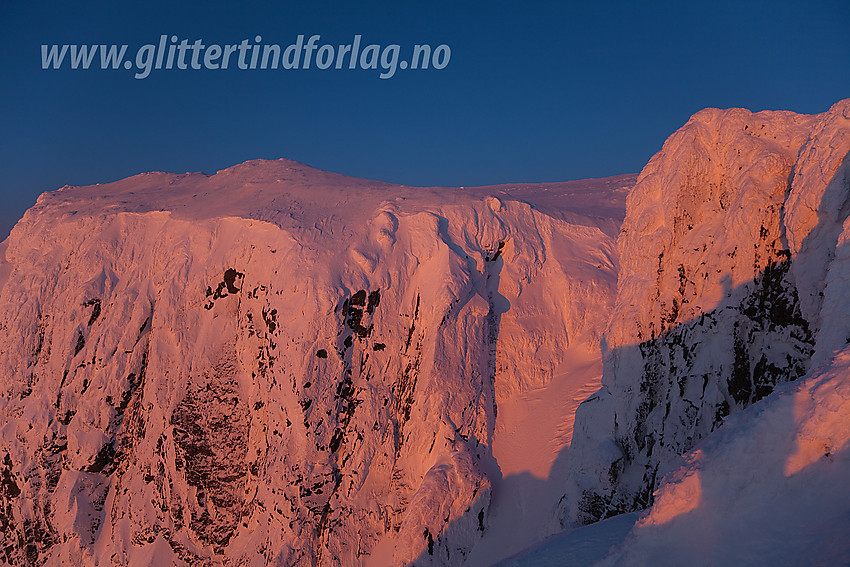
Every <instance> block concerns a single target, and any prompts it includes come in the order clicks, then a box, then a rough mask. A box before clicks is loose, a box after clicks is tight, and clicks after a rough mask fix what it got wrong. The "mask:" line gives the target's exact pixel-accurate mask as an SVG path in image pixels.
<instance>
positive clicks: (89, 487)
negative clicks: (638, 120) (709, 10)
mask: <svg viewBox="0 0 850 567" xmlns="http://www.w3.org/2000/svg"><path fill="white" fill-rule="evenodd" d="M848 156H850V100H846V101H842V102H839V103H837V104H836V105H835V106H833V108H832V109H830V110H829V111H828V112H826V113H823V114H820V115H812V116H806V115H797V114H793V113H790V112H759V113H751V112H749V111H746V110H741V109H732V110H715V109H708V110H704V111H701V112H699V113H697V114H696V115H694V116H693V117H692V118H691V120H690V121H689V122H688V123H687V124H686V125H685V126H683V127H682V128H681V129H680V130H679V131H677V132H676V133H674V134H673V135H672V136H671V137H670V138H669V139H668V140H667V142H666V143H665V145H664V147H663V149H662V150H661V151H660V152H659V153H658V154H656V155H655V156H654V157H653V158H652V160H651V161H650V162H649V164H648V165H647V166H646V167H645V168H644V170H643V172H642V173H641V174H640V176H639V177H637V178H636V177H635V176H620V177H616V178H607V179H600V180H586V181H580V182H569V183H554V184H537V185H528V184H526V185H523V184H519V185H517V184H514V185H503V186H494V187H483V188H409V187H403V186H398V185H390V184H385V183H378V182H372V181H366V180H362V179H354V178H349V177H344V176H340V175H336V174H331V173H326V172H321V171H318V170H315V169H312V168H309V167H307V166H304V165H302V164H298V163H295V162H290V161H286V160H279V161H273V162H270V161H252V162H246V163H244V164H242V165H239V166H235V167H232V168H229V169H226V170H223V171H220V172H218V173H217V174H215V175H212V176H208V175H203V174H186V175H172V174H164V173H153V174H145V175H139V176H135V177H132V178H129V179H125V180H122V181H118V182H116V183H111V184H107V185H99V186H91V187H74V188H72V187H66V188H63V189H61V190H59V191H55V192H52V193H46V194H44V195H42V196H41V197H40V199H39V201H38V203H37V204H36V206H35V207H33V208H32V209H31V210H30V211H28V212H27V213H26V215H25V216H24V218H23V219H22V220H21V221H20V222H19V223H18V225H17V226H16V227H15V228H14V229H13V231H12V233H11V235H10V237H9V238H8V239H7V240H6V241H5V242H4V243H3V244H2V245H0V330H2V332H3V335H4V336H5V337H8V338H7V339H5V340H4V342H3V348H2V350H0V376H2V382H0V386H2V390H0V416H2V424H3V427H2V429H0V461H2V462H0V498H2V509H0V533H2V536H0V537H2V540H0V544H2V545H0V561H4V562H5V563H8V564H13V565H40V564H48V565H71V564H73V565H139V566H146V565H171V564H175V565H267V564H268V565H345V566H348V565H374V566H384V565H405V564H410V563H413V564H416V565H491V564H493V563H495V562H497V561H499V560H501V559H504V558H506V557H507V556H509V555H511V554H513V553H515V552H517V551H520V550H521V549H522V548H523V547H525V546H528V545H531V544H533V543H535V542H537V541H539V540H540V539H542V538H543V537H545V536H547V535H550V534H553V533H554V532H556V531H558V530H560V529H562V528H564V527H566V528H569V529H573V528H574V527H576V526H578V525H581V524H585V523H592V522H595V521H597V520H600V519H603V518H607V517H610V516H617V515H620V516H618V517H617V518H614V519H612V520H608V521H606V522H602V523H600V524H598V525H595V526H590V527H588V528H581V529H577V530H575V531H573V532H572V533H569V534H566V535H560V536H557V537H556V539H555V540H552V541H551V542H550V543H549V544H544V546H543V547H542V548H536V549H535V550H532V551H530V552H527V553H526V554H522V555H519V556H517V558H515V559H512V560H511V561H510V562H509V564H512V565H524V564H528V565H531V564H559V565H564V564H569V562H570V561H573V560H574V561H575V562H576V564H583V563H581V561H584V562H585V563H587V562H592V561H595V560H598V559H600V558H602V556H603V555H605V553H606V552H607V551H608V548H609V547H610V546H611V545H612V544H616V545H615V548H614V550H613V551H612V552H611V554H610V555H609V556H608V557H607V558H606V559H604V560H603V562H604V563H607V564H612V565H614V564H621V563H623V564H638V565H639V564H665V563H666V564H673V565H675V564H682V563H687V564H690V563H693V564H728V563H730V562H731V563H736V562H737V563H741V564H744V563H746V564H758V563H762V564H775V563H776V562H777V558H779V559H782V558H783V557H790V558H792V559H791V562H792V563H795V564H797V563H805V559H806V558H809V559H813V560H814V561H815V562H818V561H819V562H821V563H829V562H834V561H836V560H838V561H839V562H841V558H847V554H848V553H850V546H848V545H847V544H846V543H844V542H845V540H846V539H847V538H846V537H844V535H846V533H847V530H848V529H850V528H848V526H847V520H846V518H847V517H848V513H850V504H847V502H850V501H848V500H847V498H846V495H845V493H846V490H845V489H844V487H843V486H837V485H838V484H840V479H841V478H842V475H844V476H846V474H845V473H846V472H847V471H848V468H847V463H848V460H847V454H846V446H847V441H848V439H850V429H848V428H850V415H848V412H849V411H850V401H848V400H850V394H849V393H848V391H850V390H848V386H847V384H850V381H849V380H850V376H848V374H847V359H848V356H850V354H848V352H850V351H845V350H846V349H848V348H850V347H847V346H846V345H847V344H848V342H850V338H849V337H850V316H848V315H850V313H849V312H848V311H850V309H849V308H848V307H847V305H848V304H850V303H848V301H847V299H848V298H850V284H848V281H850V262H848V261H847V260H848V258H850V252H848V250H847V247H846V246H845V240H846V239H847V238H850V226H848V227H847V228H845V224H846V223H847V217H848V216H849V215H850V157H848ZM627 193H628V199H626V195H627ZM600 344H601V347H602V348H601V352H600ZM795 380H796V381H795ZM789 382H792V383H789ZM650 505H652V507H651V508H650V509H649V511H648V512H646V513H645V514H644V515H643V516H641V517H640V519H637V515H636V514H630V515H621V514H623V513H626V512H632V511H636V510H641V509H643V508H646V507H647V506H650ZM636 520H637V523H635V521H636ZM632 524H634V527H631V526H632ZM803 526H807V527H805V528H804V527H803ZM588 530H590V531H588ZM628 530H631V531H630V533H629V535H628V536H624V534H625V533H626V531H628ZM777 534H779V535H777ZM792 536H793V537H792ZM771 538H773V539H781V542H779V543H781V545H778V544H776V545H774V546H773V547H770V545H771ZM552 542H554V543H552ZM774 543H775V542H774ZM547 545H548V547H546V546H547ZM769 547H770V548H769ZM768 548H769V549H768ZM559 550H560V551H559ZM694 550H697V551H694ZM695 553H696V554H697V555H696V556H695V555H694V554H695ZM564 554H567V555H569V558H567V557H564ZM538 560H539V561H538ZM546 561H550V563H546ZM552 561H554V563H552ZM700 562H702V563H700Z"/></svg>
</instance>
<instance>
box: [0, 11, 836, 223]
mask: <svg viewBox="0 0 850 567" xmlns="http://www.w3.org/2000/svg"><path fill="white" fill-rule="evenodd" d="M173 4H177V3H173ZM848 29H850V3H848V2H846V1H834V2H820V1H813V2H805V3H803V2H782V1H779V2H713V3H691V2H670V3H653V4H651V5H641V4H638V3H632V2H581V3H571V2H516V3H505V2H498V1H489V2H458V1H453V2H442V1H430V2H380V3H379V2H348V3H342V2H305V1H303V0H302V1H300V2H254V3H251V2H243V3H236V2H215V1H210V2H203V3H201V2H185V3H179V5H172V3H168V2H148V3H144V4H141V3H130V2H101V3H98V2H92V3H87V5H85V7H82V6H73V5H68V4H63V3H55V4H53V3H49V2H15V3H12V2H7V1H4V2H2V3H0V133H2V134H0V171H2V181H0V191H2V199H3V205H2V206H0V238H3V237H5V236H6V234H7V233H8V230H9V229H10V228H11V226H12V225H13V224H14V222H15V221H16V220H17V219H18V218H19V217H20V215H21V214H22V213H23V211H24V210H25V209H26V208H27V207H29V206H31V205H32V204H33V203H34V202H35V199H36V197H37V195H38V194H39V193H41V192H43V191H46V190H52V189H55V188H57V187H60V186H62V185H65V184H71V185H82V184H91V183H97V182H107V181H112V180H115V179H120V178H123V177H126V176H129V175H133V174H136V173H139V172H143V171H152V170H157V171H174V172H186V171H204V172H210V173H212V172H215V171H217V170H219V169H222V168H225V167H228V166H230V165H233V164H236V163H240V162H242V161H245V160H248V159H254V158H270V159H274V158H278V157H286V158H290V159H295V160H298V161H302V162H305V163H307V164H310V165H312V166H315V167H318V168H321V169H326V170H330V171H336V172H339V173H344V174H349V175H356V176H360V177H367V178H373V179H380V180H386V181H393V182H398V183H404V184H407V185H466V186H471V185H483V184H492V183H504V182H514V181H560V180H569V179H580V178H585V177H602V176H607V175H615V174H619V173H627V172H635V171H639V170H640V169H641V167H642V166H643V165H644V164H645V163H646V161H647V160H648V159H649V158H650V157H651V156H652V154H653V153H655V152H656V151H657V150H658V149H659V148H660V147H661V144H662V143H663V141H664V139H665V138H666V137H667V136H668V135H669V134H671V133H672V132H673V131H674V130H675V129H676V128H678V127H679V126H681V125H682V124H683V123H684V122H685V121H686V120H687V118H688V117H689V116H690V115H691V114H693V113H694V112H696V111H697V110H699V109H701V108H704V107H706V106H715V107H730V106H740V107H746V108H751V109H753V110H761V109H789V110H794V111H798V112H805V113H813V112H822V111H824V110H826V109H827V108H829V106H830V105H831V104H832V103H834V102H835V101H837V100H839V99H841V98H846V97H850V33H848ZM162 34H169V35H170V34H175V35H177V36H178V37H179V38H180V39H188V40H189V42H190V43H191V42H193V41H195V40H196V39H202V40H203V42H204V44H212V43H218V44H228V43H239V42H240V41H242V40H243V39H249V38H250V39H251V41H253V38H254V37H255V36H256V35H261V36H262V38H263V43H278V44H280V45H281V46H282V47H284V48H285V47H286V46H287V45H289V44H290V43H292V42H293V41H295V37H296V36H297V35H298V34H304V35H306V36H308V37H309V36H310V35H313V34H319V35H320V36H321V41H320V43H325V42H327V43H331V44H346V43H350V42H351V41H352V38H353V36H354V35H355V34H360V35H361V36H362V37H363V42H364V43H376V44H380V45H382V46H383V45H388V44H393V43H394V44H399V45H400V46H401V51H402V57H403V56H404V50H405V49H411V48H412V46H413V45H414V44H417V43H428V44H431V45H438V44H446V45H448V46H450V48H451V59H450V62H449V65H448V66H447V67H446V68H444V69H442V70H435V69H429V70H427V71H422V70H418V71H410V70H408V71H406V72H401V71H399V72H397V73H396V75H395V76H394V77H392V78H391V79H387V80H381V79H379V78H378V72H375V71H370V70H362V69H356V70H348V69H342V70H332V69H330V70H325V71H321V70H317V69H310V70H303V69H302V70H297V71H296V70H282V69H276V70H272V69H268V70H259V69H257V70H239V69H235V68H231V69H228V70H226V71H222V70H216V71H213V70H206V69H202V70H197V71H196V70H176V69H175V70H165V69H162V70H159V71H153V72H152V73H151V75H150V76H149V77H147V78H146V79H142V80H137V79H134V78H133V72H132V71H125V70H122V69H119V70H100V69H89V70H70V69H68V68H67V65H66V66H65V68H63V69H60V70H43V69H42V68H41V48H40V46H41V45H42V44H65V43H67V44H72V43H75V44H113V43H114V44H128V45H129V48H128V53H129V54H130V57H131V58H133V57H134V55H135V51H136V49H138V48H139V47H140V46H142V45H143V44H149V43H151V44H155V43H157V42H158V40H159V37H160V35H162Z"/></svg>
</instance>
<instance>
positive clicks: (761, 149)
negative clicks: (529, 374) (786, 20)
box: [563, 100, 850, 523]
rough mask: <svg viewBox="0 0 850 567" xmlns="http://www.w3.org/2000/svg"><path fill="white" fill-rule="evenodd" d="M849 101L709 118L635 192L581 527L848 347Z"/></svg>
mask: <svg viewBox="0 0 850 567" xmlns="http://www.w3.org/2000/svg"><path fill="white" fill-rule="evenodd" d="M848 152H850V100H845V101H842V102H839V103H837V104H836V105H835V106H833V107H832V108H831V109H830V110H829V111H828V112H826V113H824V114H820V115H812V116H806V115H796V114H793V113H789V112H759V113H751V112H749V111H746V110H741V109H732V110H715V109H708V110H703V111H701V112H699V113H697V114H695V115H694V116H693V117H692V118H691V119H690V121H689V122H688V123H687V124H686V125H685V126H683V127H682V128H681V129H680V130H679V131H677V132H676V133H675V134H673V135H672V136H671V137H670V138H669V139H668V140H667V142H666V143H665V144H664V147H663V148H662V150H661V151H660V152H659V153H658V154H656V155H655V156H654V157H653V158H652V160H651V161H650V162H649V164H648V165H647V166H646V167H645V168H644V170H643V171H642V173H641V174H640V177H639V179H638V182H637V184H636V186H635V188H634V190H633V191H632V192H631V193H630V195H629V198H628V204H627V214H626V219H625V221H624V223H623V228H622V231H621V233H620V236H619V240H618V249H619V253H620V259H621V268H620V274H619V281H618V291H617V300H616V304H615V307H614V311H613V315H612V318H611V323H610V325H609V326H608V330H607V332H606V333H605V336H604V338H603V352H604V364H605V367H604V375H603V384H604V386H603V388H602V389H601V390H600V391H599V392H598V393H597V394H596V395H595V396H592V397H591V398H590V399H588V400H587V401H586V402H585V403H584V404H583V405H582V406H581V407H580V408H579V410H578V412H577V415H576V426H575V436H574V438H573V444H572V452H571V456H572V460H571V464H570V469H571V478H572V479H573V480H574V483H575V484H574V486H573V487H572V492H571V493H570V495H571V498H570V499H569V500H568V505H566V506H564V508H563V518H564V520H565V521H566V522H567V523H572V522H576V521H577V522H579V523H588V522H593V521H596V520H599V519H601V518H605V517H608V516H611V515H615V514H618V513H622V512H626V511H631V510H636V509H640V508H644V507H646V506H648V505H650V504H652V502H653V493H654V491H655V489H656V487H657V485H658V481H659V480H660V479H661V476H662V475H663V474H664V473H666V472H667V471H668V470H670V468H671V467H672V466H673V465H674V464H678V462H679V461H678V457H679V455H682V454H683V453H685V452H687V451H689V450H690V449H691V448H692V447H693V446H694V445H695V444H696V443H697V441H699V440H700V439H702V438H704V437H706V436H707V435H708V434H709V433H711V432H712V431H714V430H715V429H717V428H718V427H719V426H720V425H721V424H722V423H723V421H724V418H725V417H726V416H728V415H729V414H730V413H735V412H738V411H740V410H741V409H743V408H746V407H747V406H749V405H751V404H753V403H755V402H757V401H758V400H760V399H762V398H764V397H765V396H766V395H768V394H769V393H771V392H772V391H773V390H774V388H775V386H776V385H777V384H778V383H780V382H785V381H791V380H795V379H797V378H799V377H801V376H803V375H804V374H805V373H806V372H807V371H808V370H809V369H810V368H812V367H813V365H817V364H819V363H820V362H822V361H824V360H826V359H828V358H829V357H830V356H831V354H832V353H834V352H835V351H836V349H838V348H839V347H843V346H844V344H845V343H846V341H847V340H848V339H847V338H848V337H850V326H848V321H847V318H846V307H844V306H843V305H842V302H843V300H844V299H845V296H846V291H845V290H846V282H845V283H844V284H839V283H838V281H839V280H837V279H836V278H839V277H840V276H839V274H841V273H843V268H842V266H843V261H842V260H840V259H841V258H843V257H844V256H846V254H847V252H846V251H844V250H842V248H843V238H844V237H843V234H844V232H843V231H844V230H845V222H846V220H847V217H848V214H850V157H848Z"/></svg>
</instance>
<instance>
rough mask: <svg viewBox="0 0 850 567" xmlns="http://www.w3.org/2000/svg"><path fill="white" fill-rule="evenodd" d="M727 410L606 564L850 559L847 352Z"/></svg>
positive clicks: (849, 384)
mask: <svg viewBox="0 0 850 567" xmlns="http://www.w3.org/2000/svg"><path fill="white" fill-rule="evenodd" d="M813 374H814V375H813V376H812V377H810V378H807V379H805V380H800V381H799V382H796V383H793V384H789V385H786V386H784V387H781V388H777V390H779V391H777V392H776V393H774V394H772V395H771V396H769V397H768V398H767V399H765V400H764V401H762V402H760V403H758V404H756V405H755V406H753V407H751V408H750V410H749V411H746V412H744V413H741V414H738V415H735V416H730V418H729V419H728V420H727V423H726V424H724V426H723V428H721V429H720V430H718V431H717V432H716V433H715V434H713V435H711V436H710V437H709V438H708V439H707V440H706V442H705V443H703V444H701V445H700V447H699V449H698V450H696V451H694V452H693V453H691V454H689V455H688V456H687V459H686V461H687V462H686V464H684V465H682V466H681V467H680V468H678V469H676V470H675V471H674V472H673V473H671V474H670V475H669V476H668V477H667V478H666V479H665V480H664V482H663V483H662V485H661V488H660V489H659V491H658V493H657V494H656V499H655V504H654V505H653V507H652V508H651V509H650V511H649V513H648V514H646V515H645V516H644V517H643V518H641V519H640V520H639V521H638V523H637V525H636V526H635V528H634V529H633V530H632V532H631V533H630V534H629V536H628V537H627V538H626V540H625V542H624V543H623V544H621V545H620V546H619V547H618V548H617V549H615V550H614V551H613V552H612V553H611V555H610V556H609V557H607V558H606V560H605V561H603V562H601V564H600V565H611V566H614V565H647V566H649V565H662V566H664V565H670V566H673V565H800V566H804V565H824V566H826V565H848V564H850V541H848V535H849V534H850V484H848V482H847V480H848V479H850V349H844V350H843V351H842V352H841V353H840V354H838V356H836V358H835V359H834V360H833V362H832V363H831V364H829V365H827V366H826V367H825V368H818V369H817V370H816V371H815V372H814V373H813Z"/></svg>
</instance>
